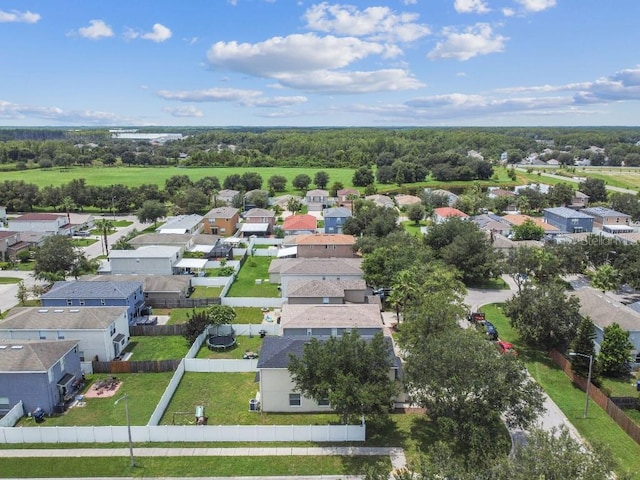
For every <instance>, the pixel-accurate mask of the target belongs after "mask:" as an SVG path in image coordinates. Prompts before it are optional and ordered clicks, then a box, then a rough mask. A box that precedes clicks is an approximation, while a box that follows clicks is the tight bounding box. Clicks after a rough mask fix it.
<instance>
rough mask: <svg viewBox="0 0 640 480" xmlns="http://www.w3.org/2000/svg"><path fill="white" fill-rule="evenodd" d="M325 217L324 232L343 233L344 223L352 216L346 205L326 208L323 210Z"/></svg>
mask: <svg viewBox="0 0 640 480" xmlns="http://www.w3.org/2000/svg"><path fill="white" fill-rule="evenodd" d="M322 216H323V217H324V233H342V229H343V228H344V224H345V222H346V221H347V219H348V218H351V217H352V216H353V215H352V214H351V210H350V209H348V208H346V207H333V208H325V209H324V210H323V212H322Z"/></svg>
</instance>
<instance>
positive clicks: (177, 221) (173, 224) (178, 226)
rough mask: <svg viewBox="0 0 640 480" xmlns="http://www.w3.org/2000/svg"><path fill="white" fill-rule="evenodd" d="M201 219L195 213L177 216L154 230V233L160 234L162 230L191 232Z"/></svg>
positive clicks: (201, 217)
mask: <svg viewBox="0 0 640 480" xmlns="http://www.w3.org/2000/svg"><path fill="white" fill-rule="evenodd" d="M203 218H204V217H203V216H202V215H197V214H195V213H192V214H191V215H179V216H177V217H173V218H169V219H168V221H167V222H166V223H165V224H164V225H161V226H160V227H158V228H156V231H157V232H160V231H163V230H191V229H192V228H194V227H196V226H197V225H198V224H199V223H201V222H202V219H203ZM174 233H178V232H174Z"/></svg>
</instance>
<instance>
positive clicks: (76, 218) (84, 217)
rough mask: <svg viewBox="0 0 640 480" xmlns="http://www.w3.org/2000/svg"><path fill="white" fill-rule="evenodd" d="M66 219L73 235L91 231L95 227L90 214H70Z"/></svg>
mask: <svg viewBox="0 0 640 480" xmlns="http://www.w3.org/2000/svg"><path fill="white" fill-rule="evenodd" d="M68 218H69V222H70V223H71V227H72V228H73V231H74V233H75V232H78V231H81V230H91V229H92V228H93V227H94V226H95V219H94V217H93V215H92V214H90V213H77V212H70V213H69V214H68Z"/></svg>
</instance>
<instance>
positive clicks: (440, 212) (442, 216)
mask: <svg viewBox="0 0 640 480" xmlns="http://www.w3.org/2000/svg"><path fill="white" fill-rule="evenodd" d="M452 217H457V218H461V219H462V220H465V219H467V218H469V215H467V214H466V213H464V212H463V211H461V210H458V209H457V208H453V207H438V208H434V209H433V220H434V222H436V223H444V222H446V221H447V220H449V219H450V218H452Z"/></svg>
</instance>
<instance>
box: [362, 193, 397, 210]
mask: <svg viewBox="0 0 640 480" xmlns="http://www.w3.org/2000/svg"><path fill="white" fill-rule="evenodd" d="M364 199H365V200H369V201H370V202H373V204H374V205H375V206H376V207H387V208H395V206H396V204H395V203H394V201H393V199H392V198H391V197H389V196H387V195H381V194H379V193H376V194H375V195H367V196H366V197H364Z"/></svg>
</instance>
